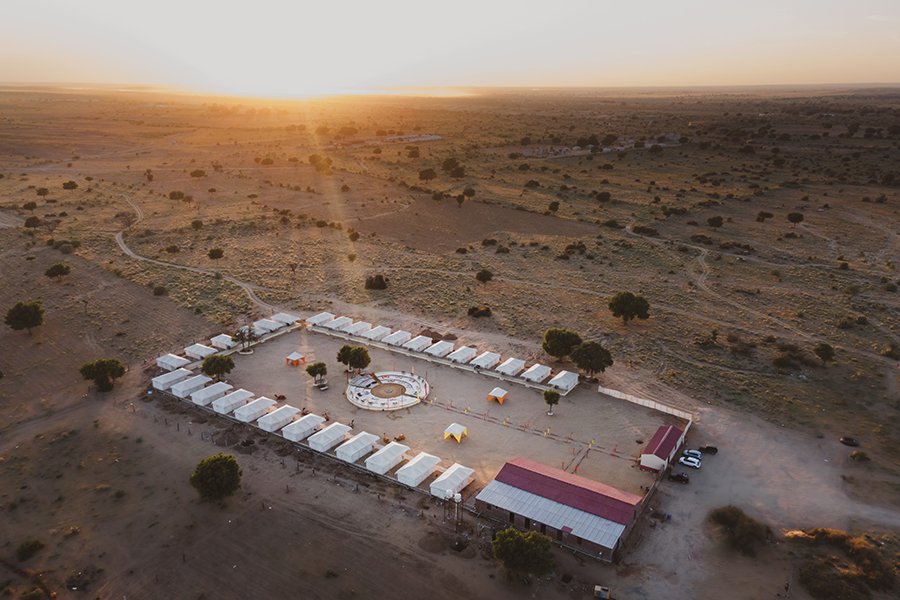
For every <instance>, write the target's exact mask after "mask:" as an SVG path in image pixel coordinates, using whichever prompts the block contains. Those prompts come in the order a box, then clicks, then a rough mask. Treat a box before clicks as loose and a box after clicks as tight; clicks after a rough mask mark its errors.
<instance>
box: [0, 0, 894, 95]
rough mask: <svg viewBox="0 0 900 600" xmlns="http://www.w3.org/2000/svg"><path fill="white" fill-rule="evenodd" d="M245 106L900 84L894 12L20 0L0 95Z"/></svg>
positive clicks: (860, 3) (5, 39)
mask: <svg viewBox="0 0 900 600" xmlns="http://www.w3.org/2000/svg"><path fill="white" fill-rule="evenodd" d="M8 83H80V84H123V85H125V84H128V85H134V84H143V85H157V86H187V87H190V88H192V89H194V90H197V91H204V92H214V93H223V94H240V95H260V96H263V95H286V96H296V95H307V94H332V93H354V92H357V93H359V92H365V91H368V90H383V89H388V88H401V87H403V88H417V89H418V88H429V87H442V88H454V87H475V86H479V87H504V86H514V87H539V88H544V87H633V86H640V87H653V86H666V87H668V86H684V87H691V86H731V85H797V84H842V83H845V84H860V83H900V1H898V0H852V1H851V0H755V1H754V2H736V1H733V0H731V1H730V0H715V1H713V0H665V1H662V0H641V1H639V2H635V1H631V2H629V1H628V0H557V1H555V2H547V1H546V0H542V1H540V2H533V1H531V0H516V1H507V0H477V1H473V0H455V1H453V2H428V1H427V0H426V1H423V0H417V1H411V0H379V1H371V0H366V1H356V0H344V1H343V2H334V1H328V0H316V1H314V2H310V1H308V0H290V1H277V0H253V1H244V2H234V1H233V0H218V1H207V0H204V1H200V0H154V1H153V2H136V1H134V0H78V1H72V0H21V1H16V2H9V3H5V5H4V9H3V14H2V17H0V84H8Z"/></svg>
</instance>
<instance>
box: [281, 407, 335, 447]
mask: <svg viewBox="0 0 900 600" xmlns="http://www.w3.org/2000/svg"><path fill="white" fill-rule="evenodd" d="M324 422H325V417H320V416H319V415H314V414H308V415H306V416H303V417H300V418H299V419H297V420H296V421H294V422H293V423H291V424H290V425H288V426H287V427H285V428H284V429H282V430H281V435H283V436H284V438H285V439H287V440H291V441H292V442H299V441H300V440H305V439H306V438H308V437H309V436H311V435H312V434H313V433H314V432H315V431H316V429H318V428H319V425H320V424H321V423H324Z"/></svg>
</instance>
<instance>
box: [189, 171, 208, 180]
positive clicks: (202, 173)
mask: <svg viewBox="0 0 900 600" xmlns="http://www.w3.org/2000/svg"><path fill="white" fill-rule="evenodd" d="M191 177H196V178H197V179H200V178H201V177H206V171H204V170H203V169H194V170H193V171H191Z"/></svg>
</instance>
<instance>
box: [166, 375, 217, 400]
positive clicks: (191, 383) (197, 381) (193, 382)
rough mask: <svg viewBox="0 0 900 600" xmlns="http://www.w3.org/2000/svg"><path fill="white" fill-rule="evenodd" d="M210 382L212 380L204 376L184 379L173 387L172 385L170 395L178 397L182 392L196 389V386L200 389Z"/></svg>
mask: <svg viewBox="0 0 900 600" xmlns="http://www.w3.org/2000/svg"><path fill="white" fill-rule="evenodd" d="M210 381H212V379H211V378H210V377H207V376H206V375H195V376H194V377H190V378H188V379H185V380H184V381H179V382H178V383H176V384H175V385H173V386H172V393H173V394H175V395H176V396H177V395H179V394H180V393H181V392H183V391H184V390H189V389H191V388H194V387H196V386H198V385H199V386H200V387H203V386H204V385H206V384H207V383H209V382H210Z"/></svg>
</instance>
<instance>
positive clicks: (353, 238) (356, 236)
mask: <svg viewBox="0 0 900 600" xmlns="http://www.w3.org/2000/svg"><path fill="white" fill-rule="evenodd" d="M347 237H348V238H349V239H350V241H351V242H355V241H356V240H358V239H359V233H357V232H356V231H352V232H350V235H349V236H347Z"/></svg>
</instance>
